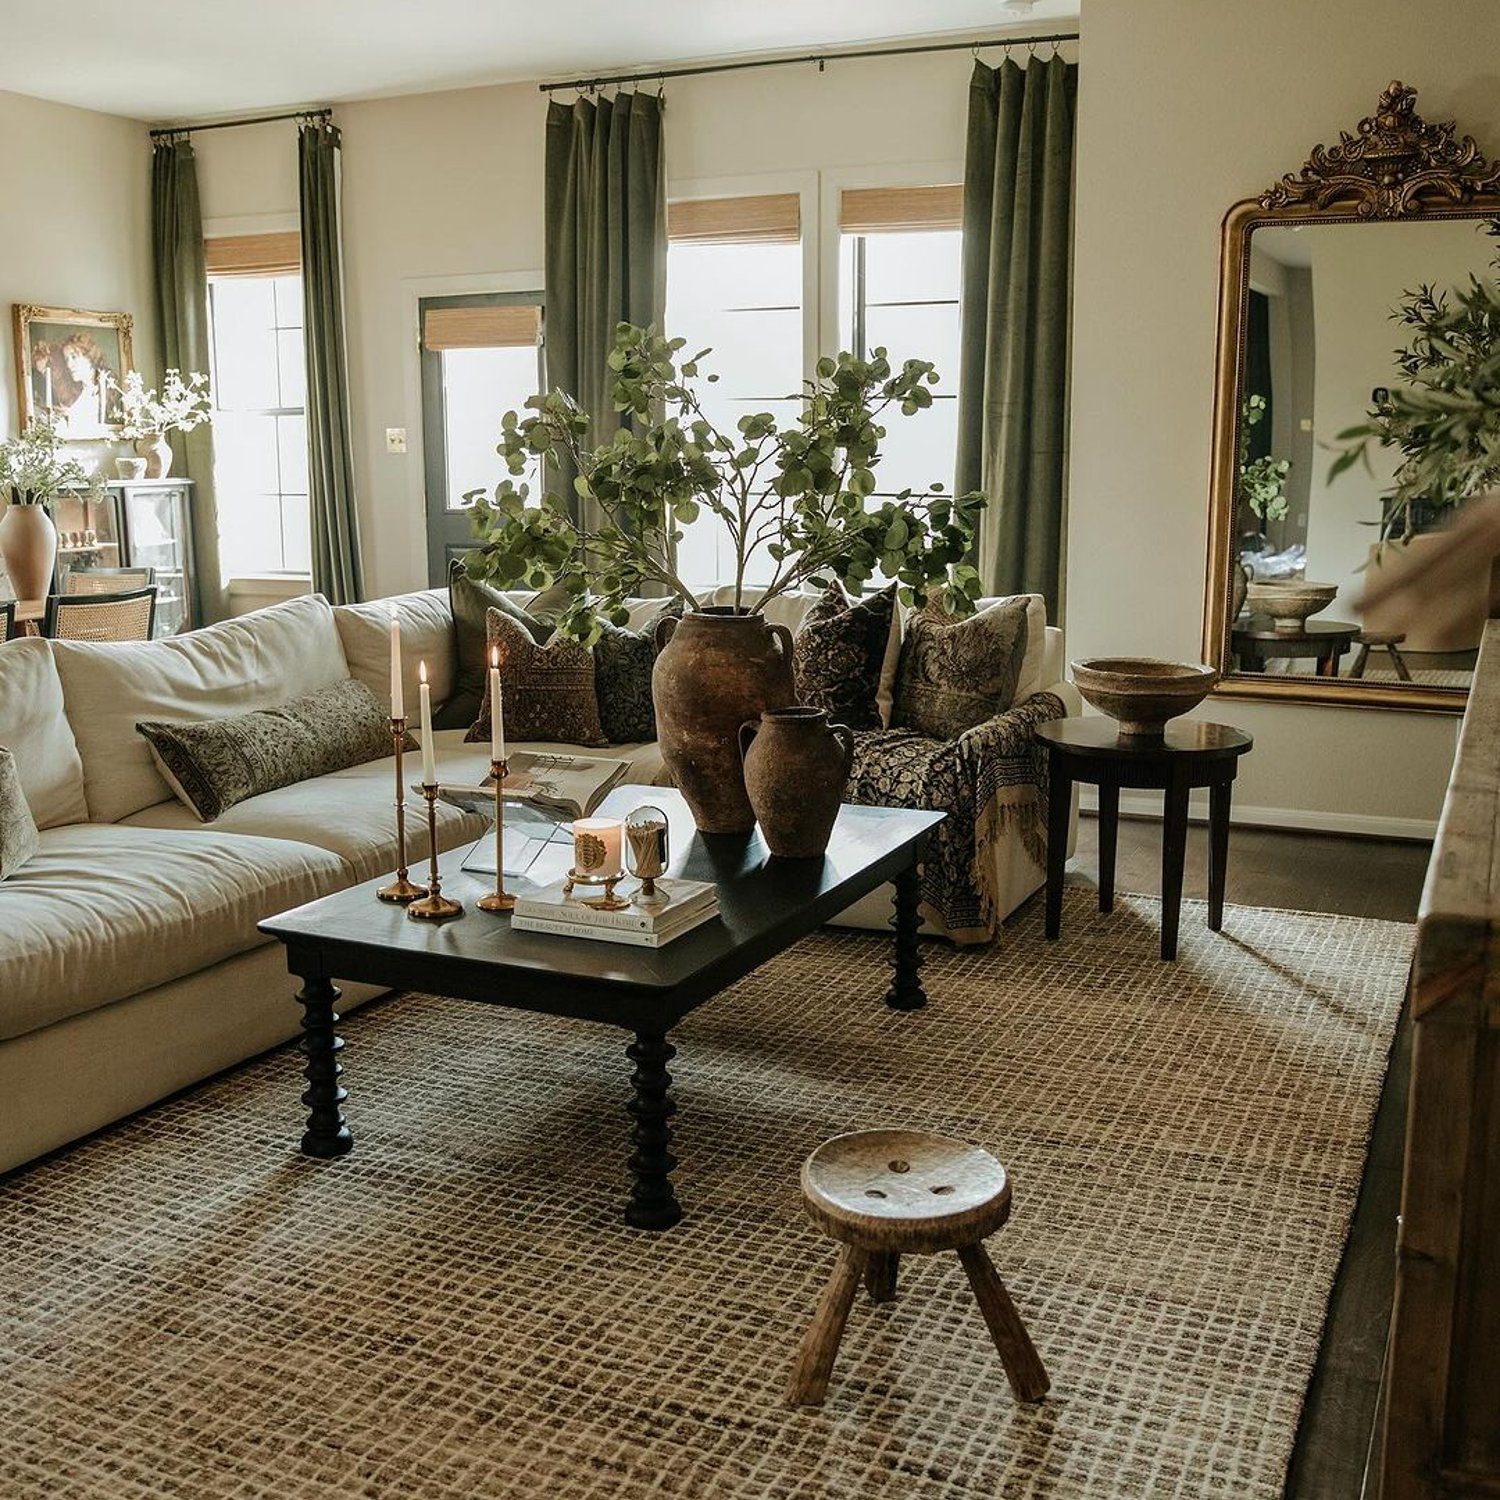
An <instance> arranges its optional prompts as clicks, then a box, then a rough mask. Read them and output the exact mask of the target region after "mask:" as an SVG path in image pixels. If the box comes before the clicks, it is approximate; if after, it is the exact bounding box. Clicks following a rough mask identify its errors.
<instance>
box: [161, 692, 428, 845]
mask: <svg viewBox="0 0 1500 1500" xmlns="http://www.w3.org/2000/svg"><path fill="white" fill-rule="evenodd" d="M135 727H136V729H137V730H138V731H139V732H140V733H141V734H142V735H143V736H144V737H145V739H146V742H147V744H149V745H150V747H151V758H152V759H153V760H154V761H155V762H156V766H157V769H158V770H159V771H160V772H161V774H162V776H163V777H164V778H165V779H166V781H167V783H168V785H169V786H171V788H172V790H173V791H174V792H175V793H176V794H177V797H178V799H179V800H180V801H181V802H182V803H183V804H184V805H185V806H186V807H187V808H188V809H189V810H190V811H191V812H193V813H195V814H196V815H197V816H198V817H199V818H200V819H201V820H202V821H203V822H205V823H212V822H213V821H214V819H216V818H218V817H220V816H222V815H223V814H224V813H226V812H228V810H229V809H230V808H231V807H233V806H234V805H235V803H237V802H243V801H244V800H245V799H246V798H247V797H253V796H255V795H256V794H257V793H259V792H273V791H275V790H276V788H277V787H283V786H291V785H292V784H293V783H294V782H298V781H308V780H310V779H311V778H312V777H314V776H326V775H328V774H329V773H330V772H331V771H343V770H347V769H348V768H349V767H350V766H360V765H363V764H364V763H365V762H366V761H371V760H380V759H381V758H382V757H384V756H387V755H390V754H391V753H392V749H393V747H392V744H391V721H390V718H389V716H388V714H387V711H386V709H385V708H384V706H383V705H382V704H381V703H380V701H379V700H378V699H377V698H376V697H375V694H374V693H373V692H371V691H370V689H369V688H368V687H367V686H366V685H365V684H364V683H362V682H357V681H355V680H354V678H352V677H351V678H349V679H347V680H346V681H344V682H336V683H334V684H333V685H332V686H331V687H327V688H324V689H323V690H322V691H320V692H316V693H308V694H307V695H306V696H305V697H301V698H293V699H292V700H291V701H290V702H289V703H283V704H282V705H281V706H280V707H278V708H261V709H256V710H255V711H254V712H253V713H248V714H236V715H234V716H233V717H232V718H227V719H203V720H200V721H199V722H197V723H193V724H170V723H166V722H164V721H161V720H146V721H143V722H141V723H138V724H137V725H136V726H135ZM406 738H407V744H406V748H407V749H409V750H410V749H415V748H416V743H417V742H416V741H415V740H414V739H413V738H412V737H411V736H410V735H407V737H406Z"/></svg>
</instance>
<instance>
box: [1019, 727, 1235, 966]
mask: <svg viewBox="0 0 1500 1500" xmlns="http://www.w3.org/2000/svg"><path fill="white" fill-rule="evenodd" d="M1036 733H1037V738H1038V739H1039V740H1041V741H1042V743H1043V744H1044V745H1045V746H1046V747H1047V917H1046V933H1047V936H1048V938H1050V939H1056V938H1057V936H1058V935H1059V934H1060V933H1061V931H1062V898H1063V874H1064V871H1065V868H1066V866H1067V861H1068V821H1069V818H1070V816H1071V814H1072V810H1073V783H1074V782H1078V781H1084V782H1092V783H1093V784H1094V785H1095V786H1097V787H1098V788H1099V910H1100V911H1106V912H1107V911H1110V910H1112V909H1113V907H1114V903H1115V842H1116V836H1117V834H1118V832H1119V826H1120V788H1121V787H1145V788H1157V789H1159V790H1160V791H1161V792H1162V793H1163V797H1162V835H1161V956H1162V957H1163V958H1164V959H1173V958H1176V957H1177V926H1178V917H1179V914H1180V910H1181V906H1182V867H1183V863H1184V861H1185V859H1186V856H1187V828H1188V793H1189V792H1191V791H1192V790H1193V789H1194V788H1195V787H1207V788H1208V925H1209V929H1210V931H1212V932H1218V931H1219V930H1220V929H1221V928H1222V927H1223V925H1224V883H1225V873H1226V871H1227V870H1228V868H1229V799H1230V796H1231V794H1232V791H1233V787H1234V778H1235V774H1236V772H1237V771H1238V770H1239V758H1240V756H1242V755H1244V754H1245V752H1246V751H1247V750H1249V749H1250V747H1251V746H1252V745H1253V744H1254V743H1255V742H1254V741H1253V740H1252V739H1251V738H1250V736H1249V735H1248V734H1244V733H1242V732H1241V731H1240V730H1238V729H1233V728H1231V727H1230V726H1229V725H1228V724H1204V723H1200V722H1199V721H1198V720H1196V719H1174V720H1173V721H1172V722H1171V723H1170V724H1168V725H1167V727H1166V732H1165V733H1164V734H1163V735H1162V737H1161V738H1160V739H1159V740H1155V741H1151V740H1145V741H1142V740H1131V739H1122V738H1121V736H1120V731H1119V726H1118V725H1117V724H1116V723H1115V721H1114V720H1113V719H1104V718H1095V717H1089V718H1080V719H1055V720H1053V721H1052V723H1050V724H1038V725H1037V728H1036Z"/></svg>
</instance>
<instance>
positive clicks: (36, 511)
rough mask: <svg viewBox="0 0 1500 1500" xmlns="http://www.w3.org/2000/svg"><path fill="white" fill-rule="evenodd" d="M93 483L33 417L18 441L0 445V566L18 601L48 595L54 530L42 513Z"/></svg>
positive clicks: (53, 431)
mask: <svg viewBox="0 0 1500 1500" xmlns="http://www.w3.org/2000/svg"><path fill="white" fill-rule="evenodd" d="M98 484H99V481H98V479H97V478H96V477H95V476H93V475H90V474H89V473H88V472H87V471H86V470H85V469H84V467H83V465H82V464H80V463H79V462H78V460H77V459H73V458H67V457H64V456H63V451H62V439H61V437H59V435H58V431H57V428H56V427H55V426H53V424H52V423H51V422H49V421H47V420H46V419H45V418H42V417H38V418H36V419H35V420H34V421H32V422H31V423H30V425H29V426H28V427H27V428H26V430H25V431H24V432H23V433H22V434H21V435H20V436H19V437H13V438H8V439H7V440H6V441H5V442H3V443H0V495H3V497H4V499H5V501H6V505H5V516H4V519H3V520H0V562H3V563H4V565H5V572H6V575H7V576H8V577H9V579H10V587H11V591H12V592H13V593H14V594H15V596H16V598H18V599H42V598H45V597H46V596H47V594H49V593H50V592H51V589H52V570H53V567H54V565H55V564H56V562H57V528H56V527H55V526H54V525H53V524H52V517H51V516H50V515H49V514H48V512H47V507H48V505H50V504H51V503H52V502H53V501H54V500H56V499H57V497H58V496H59V495H60V494H61V493H62V492H63V491H64V490H70V491H77V490H85V491H92V490H97V488H98Z"/></svg>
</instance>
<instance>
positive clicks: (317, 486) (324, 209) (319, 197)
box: [297, 121, 364, 604]
mask: <svg viewBox="0 0 1500 1500" xmlns="http://www.w3.org/2000/svg"><path fill="white" fill-rule="evenodd" d="M340 149H341V148H340V143H339V132H338V128H337V127H336V126H334V125H332V124H329V123H328V122H327V121H314V122H311V123H308V124H305V125H303V126H302V128H301V131H300V134H299V139H298V149H297V165H298V175H299V180H300V188H301V204H302V296H303V307H304V313H303V332H302V339H303V345H304V347H305V349H306V354H307V484H308V503H309V506H310V508H311V511H312V582H313V588H314V589H316V590H317V592H318V593H320V594H323V595H325V596H326V597H327V598H328V599H329V601H330V602H331V603H333V604H355V603H358V602H359V600H361V599H362V598H364V575H363V565H362V563H361V559H360V546H359V515H358V511H357V509H356V507H355V496H354V455H353V446H352V442H351V438H350V423H349V357H348V352H347V350H346V347H345V342H344V273H343V247H342V243H341V241H340V238H339V151H340Z"/></svg>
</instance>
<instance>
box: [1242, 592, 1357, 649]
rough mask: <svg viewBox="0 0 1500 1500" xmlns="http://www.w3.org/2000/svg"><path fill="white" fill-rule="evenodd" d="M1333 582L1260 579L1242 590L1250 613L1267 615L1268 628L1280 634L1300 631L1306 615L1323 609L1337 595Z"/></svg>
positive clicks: (1299, 632)
mask: <svg viewBox="0 0 1500 1500" xmlns="http://www.w3.org/2000/svg"><path fill="white" fill-rule="evenodd" d="M1338 591H1339V589H1338V585H1337V584H1336V583H1304V582H1303V581H1302V580H1301V579H1297V578H1290V579H1286V580H1277V579H1269V578H1268V579H1263V580H1261V581H1260V582H1257V583H1252V584H1251V585H1250V587H1249V588H1248V589H1247V590H1246V597H1247V598H1248V599H1249V600H1250V613H1251V614H1255V615H1269V616H1270V617H1271V628H1272V629H1273V630H1275V631H1277V632H1278V633H1280V634H1281V635H1300V634H1301V633H1302V631H1303V629H1304V627H1305V625H1306V622H1307V618H1308V616H1309V615H1315V614H1317V612H1318V611H1319V610H1320V609H1327V608H1328V606H1329V605H1330V604H1332V603H1333V601H1334V599H1335V598H1336V597H1337V595H1338Z"/></svg>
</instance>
